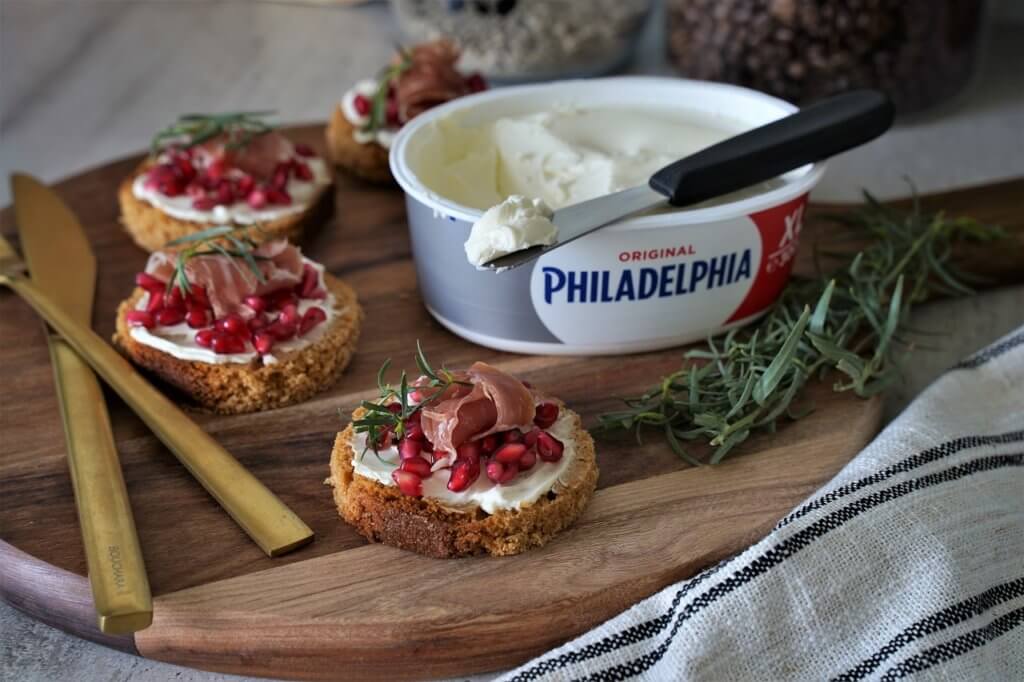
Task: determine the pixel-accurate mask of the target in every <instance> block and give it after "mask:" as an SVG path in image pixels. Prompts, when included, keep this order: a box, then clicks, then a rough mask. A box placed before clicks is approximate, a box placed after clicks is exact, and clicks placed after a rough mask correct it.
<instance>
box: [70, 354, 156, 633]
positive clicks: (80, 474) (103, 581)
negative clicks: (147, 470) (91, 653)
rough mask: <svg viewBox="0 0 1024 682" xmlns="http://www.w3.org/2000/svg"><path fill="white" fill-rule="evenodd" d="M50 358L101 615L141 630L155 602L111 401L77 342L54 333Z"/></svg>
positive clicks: (117, 626)
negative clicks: (75, 346) (116, 442)
mask: <svg viewBox="0 0 1024 682" xmlns="http://www.w3.org/2000/svg"><path fill="white" fill-rule="evenodd" d="M50 357H51V358H52V360H53V376H54V382H55V384H56V385H57V397H58V398H59V402H60V413H61V417H63V420H64V435H65V437H66V438H67V450H68V468H69V469H70V470H71V485H72V486H73V488H74V490H75V504H76V505H77V507H78V522H79V526H80V527H81V529H82V545H83V546H84V547H85V560H86V564H87V565H88V567H89V583H90V584H91V585H92V599H93V603H94V604H95V606H96V616H97V621H98V623H99V627H100V630H101V631H102V632H105V633H107V634H111V635H120V634H125V633H128V632H136V631H138V630H142V629H143V628H146V627H148V626H149V624H150V623H152V622H153V600H152V597H151V595H150V592H149V579H148V578H147V577H146V565H145V563H144V562H143V560H142V550H141V549H140V548H139V537H138V534H137V533H136V531H135V520H134V519H133V518H132V508H131V505H130V504H129V502H128V490H127V489H126V488H125V485H124V477H123V476H122V475H121V466H120V462H119V461H118V458H117V450H116V448H115V446H114V434H113V433H112V432H111V430H110V416H109V415H108V414H107V404H106V402H105V401H104V400H103V392H102V391H101V390H100V384H99V382H98V381H96V375H94V374H93V373H92V370H91V369H89V366H88V365H86V364H85V363H84V362H82V360H81V359H80V358H79V357H78V355H76V354H75V351H74V350H72V349H71V346H69V345H68V344H67V343H65V342H64V341H63V340H61V339H60V338H58V337H56V336H51V337H50Z"/></svg>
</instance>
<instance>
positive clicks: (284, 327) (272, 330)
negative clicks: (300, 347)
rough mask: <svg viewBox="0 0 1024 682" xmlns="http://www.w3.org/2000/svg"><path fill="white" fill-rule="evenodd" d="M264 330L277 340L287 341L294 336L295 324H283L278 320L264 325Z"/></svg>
mask: <svg viewBox="0 0 1024 682" xmlns="http://www.w3.org/2000/svg"><path fill="white" fill-rule="evenodd" d="M265 331H266V332H267V333H268V334H271V335H272V336H273V337H274V338H275V339H277V340H278V341H287V340H288V339H290V338H292V337H294V336H295V325H289V324H285V323H284V322H281V321H280V320H278V321H277V322H272V323H271V324H268V325H267V326H266V327H265Z"/></svg>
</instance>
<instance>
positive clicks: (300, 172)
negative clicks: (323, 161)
mask: <svg viewBox="0 0 1024 682" xmlns="http://www.w3.org/2000/svg"><path fill="white" fill-rule="evenodd" d="M295 177H296V178H297V179H299V180H302V181H303V182H309V181H311V180H312V179H313V169H311V168H310V167H309V164H308V163H302V162H301V161H300V162H298V163H296V164H295Z"/></svg>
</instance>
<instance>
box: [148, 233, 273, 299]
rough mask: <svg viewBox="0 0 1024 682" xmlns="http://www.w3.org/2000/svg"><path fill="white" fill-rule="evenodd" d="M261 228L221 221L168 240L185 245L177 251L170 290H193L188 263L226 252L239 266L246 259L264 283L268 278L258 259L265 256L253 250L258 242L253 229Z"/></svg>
mask: <svg viewBox="0 0 1024 682" xmlns="http://www.w3.org/2000/svg"><path fill="white" fill-rule="evenodd" d="M259 229H260V228H259V226H258V225H254V226H252V227H242V228H237V227H231V226H229V225H221V226H217V227H211V228H207V229H205V230H200V231H199V232H193V233H192V234H188V235H185V236H184V237H178V238H177V239H173V240H171V241H169V242H167V246H168V247H179V246H184V247H185V248H183V249H181V250H180V251H178V252H177V254H176V260H175V263H174V273H173V274H172V275H171V278H170V279H168V280H167V291H168V292H170V291H171V290H172V289H174V288H175V287H177V288H179V289H180V290H181V293H182V294H188V293H190V291H191V287H190V285H189V282H188V277H187V276H186V273H185V266H186V265H187V264H188V262H189V261H190V260H192V259H193V258H199V257H202V256H224V257H225V258H227V259H228V260H229V261H230V262H231V263H232V264H233V265H234V266H235V267H236V268H239V269H242V268H243V265H242V263H244V264H245V267H248V268H249V270H251V271H252V273H253V275H254V276H255V277H256V281H258V282H259V283H260V284H264V283H265V282H266V278H265V277H264V276H263V271H262V270H260V266H259V263H258V262H257V261H260V260H265V259H264V258H263V257H261V256H257V255H255V254H254V253H253V251H255V249H256V246H257V242H256V241H255V240H254V239H253V238H252V236H251V232H252V231H253V230H256V231H259ZM222 242H226V243H227V244H228V246H225V245H224V244H223V243H222ZM239 261H241V263H240V262H239Z"/></svg>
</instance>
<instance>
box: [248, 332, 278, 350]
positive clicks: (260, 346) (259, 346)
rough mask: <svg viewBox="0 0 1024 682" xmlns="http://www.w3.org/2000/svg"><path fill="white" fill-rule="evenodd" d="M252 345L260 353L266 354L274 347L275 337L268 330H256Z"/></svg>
mask: <svg viewBox="0 0 1024 682" xmlns="http://www.w3.org/2000/svg"><path fill="white" fill-rule="evenodd" d="M252 345H253V347H254V348H256V352H257V353H259V354H260V355H266V354H267V353H269V352H270V349H271V348H273V347H274V337H273V335H272V334H268V333H267V332H256V334H255V335H254V336H253V337H252Z"/></svg>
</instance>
